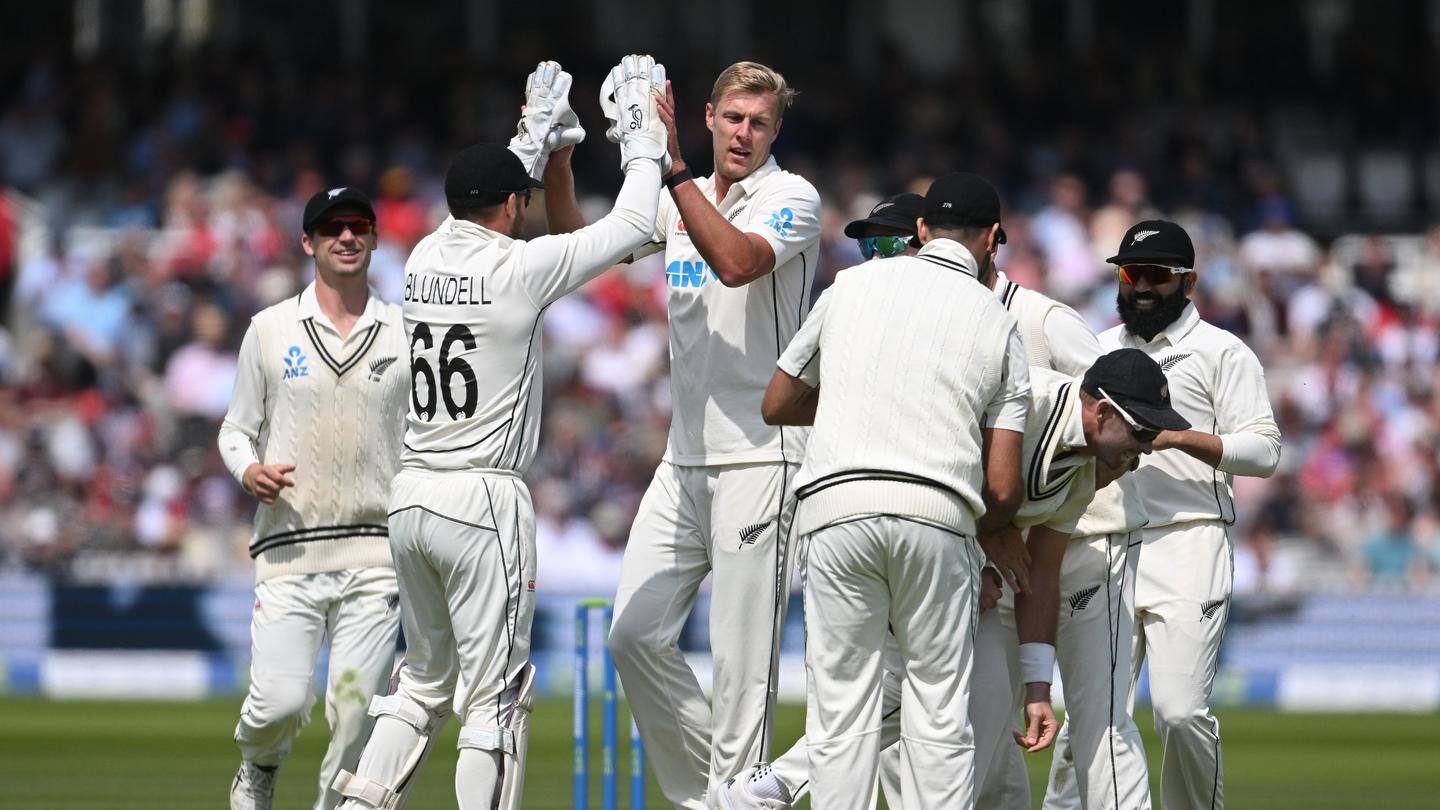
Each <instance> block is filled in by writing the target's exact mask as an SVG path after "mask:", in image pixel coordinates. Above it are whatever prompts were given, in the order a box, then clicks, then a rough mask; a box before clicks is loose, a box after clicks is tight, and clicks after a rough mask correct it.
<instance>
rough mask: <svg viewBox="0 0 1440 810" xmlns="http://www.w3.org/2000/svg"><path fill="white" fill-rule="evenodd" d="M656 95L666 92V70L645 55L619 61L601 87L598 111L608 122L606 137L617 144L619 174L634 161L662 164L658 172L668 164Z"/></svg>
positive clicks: (628, 57)
mask: <svg viewBox="0 0 1440 810" xmlns="http://www.w3.org/2000/svg"><path fill="white" fill-rule="evenodd" d="M656 92H660V93H663V92H665V66H664V65H660V64H656V62H655V59H654V58H653V57H651V56H648V55H644V54H631V55H629V56H627V57H625V58H624V59H621V60H620V64H618V65H616V66H615V67H613V68H611V69H610V75H609V76H607V77H606V78H605V81H604V82H602V83H601V85H600V109H601V110H602V111H603V112H604V113H605V117H606V118H607V119H608V120H609V121H610V127H609V128H608V129H607V130H605V137H606V138H607V139H609V140H611V141H613V142H615V143H618V144H620V168H621V169H622V170H623V169H624V168H625V167H626V166H628V165H629V164H630V161H632V160H635V159H637V158H649V159H651V160H659V161H661V171H664V170H665V167H666V166H667V165H668V164H669V162H670V160H669V158H670V155H669V152H668V151H667V149H666V140H667V139H666V133H665V122H663V121H661V120H660V114H659V112H658V111H657V110H656V108H655V94H656Z"/></svg>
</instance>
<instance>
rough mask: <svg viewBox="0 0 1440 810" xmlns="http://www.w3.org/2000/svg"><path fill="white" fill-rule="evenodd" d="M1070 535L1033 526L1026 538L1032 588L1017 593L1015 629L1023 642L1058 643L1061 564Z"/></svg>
mask: <svg viewBox="0 0 1440 810" xmlns="http://www.w3.org/2000/svg"><path fill="white" fill-rule="evenodd" d="M1069 542H1070V536H1069V535H1068V534H1063V533H1061V532H1057V531H1055V530H1054V529H1049V528H1046V527H1044V526H1034V527H1032V528H1031V529H1030V533H1029V536H1027V537H1026V538H1025V547H1026V548H1027V549H1029V551H1030V568H1029V574H1030V589H1029V590H1028V591H1026V592H1025V593H1018V594H1016V595H1015V629H1016V632H1017V633H1018V635H1019V637H1020V643H1021V644H1029V643H1035V642H1038V643H1041V644H1049V645H1052V646H1053V645H1054V644H1055V629H1056V626H1057V624H1058V623H1059V610H1060V565H1061V563H1062V562H1064V560H1065V547H1066V545H1067V544H1068V543H1069Z"/></svg>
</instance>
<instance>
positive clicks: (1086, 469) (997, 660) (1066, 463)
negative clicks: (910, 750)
mask: <svg viewBox="0 0 1440 810" xmlns="http://www.w3.org/2000/svg"><path fill="white" fill-rule="evenodd" d="M1030 374H1031V390H1030V395H1029V416H1028V418H1027V419H1026V422H1025V430H1024V439H1023V449H1022V456H1021V461H1020V469H1021V476H1022V479H1023V483H1024V494H1023V498H1022V501H1021V504H1020V506H1019V508H1018V509H1017V510H1016V511H1015V514H1014V517H1013V518H1012V520H1011V522H1010V523H1009V524H1008V525H1007V526H1006V527H1005V531H1006V532H1007V533H1010V534H1011V535H1013V537H1014V538H1015V542H1019V537H1020V534H1021V532H1024V533H1025V534H1026V535H1027V536H1026V537H1025V541H1024V542H1025V545H1026V546H1027V547H1028V549H1029V552H1030V563H1029V568H1028V583H1029V587H1028V588H1027V589H1026V590H1024V591H1023V592H1021V593H1018V594H1017V593H1015V592H1014V591H1013V590H1012V591H1009V592H1007V593H1006V595H1005V599H1006V604H1004V605H1003V606H1002V607H1000V608H997V609H996V610H990V611H986V612H987V613H996V614H1001V615H1005V616H1006V619H1005V621H1004V622H1003V623H1001V622H996V623H995V624H994V629H992V631H991V635H992V636H993V638H992V639H991V640H989V641H987V642H986V648H985V649H983V650H982V649H981V648H980V647H979V644H980V643H981V639H980V638H978V637H977V639H976V645H977V646H976V654H977V660H976V662H975V674H974V677H975V678H976V679H980V678H982V677H983V678H984V679H985V680H986V682H985V683H980V682H978V680H977V682H975V683H974V684H973V685H972V688H973V689H974V690H975V691H973V692H972V693H971V695H970V698H969V703H970V713H971V718H972V726H973V732H974V744H975V752H976V756H975V772H976V773H977V774H979V775H981V776H986V775H987V774H994V773H995V772H996V771H995V770H993V769H992V767H991V766H992V765H993V763H994V762H995V759H996V757H998V756H1001V755H1003V754H1004V753H1006V752H1007V751H1008V750H1011V749H1013V748H1014V746H1015V743H1016V742H1018V743H1020V744H1021V745H1022V746H1023V747H1024V748H1025V749H1026V750H1029V751H1038V750H1041V749H1043V748H1045V747H1046V746H1047V745H1049V743H1050V741H1051V739H1053V736H1054V734H1055V732H1056V721H1055V715H1054V710H1053V708H1052V707H1051V706H1050V680H1051V675H1052V670H1053V668H1054V662H1055V646H1056V638H1057V634H1056V625H1057V622H1058V620H1059V618H1058V617H1059V603H1060V593H1061V567H1062V563H1063V559H1064V556H1065V554H1066V550H1067V548H1068V547H1069V546H1070V544H1071V543H1070V538H1071V535H1072V534H1073V533H1074V532H1075V530H1076V527H1077V525H1078V524H1079V523H1080V522H1081V521H1082V519H1083V518H1084V517H1088V516H1089V512H1087V510H1088V509H1089V508H1090V506H1091V500H1092V497H1093V496H1094V495H1095V492H1096V486H1097V485H1098V486H1101V487H1106V485H1108V484H1110V482H1111V481H1113V480H1114V479H1116V478H1118V477H1119V476H1121V475H1123V474H1124V473H1125V472H1127V471H1128V470H1129V468H1130V467H1131V465H1132V463H1133V462H1134V460H1135V459H1136V458H1138V457H1139V455H1140V454H1142V453H1145V452H1148V451H1149V443H1150V442H1151V441H1153V439H1154V437H1155V436H1156V435H1157V434H1158V433H1159V432H1160V430H1161V427H1160V426H1162V425H1169V426H1172V427H1181V426H1184V425H1186V424H1187V423H1186V422H1185V421H1184V420H1183V419H1182V418H1180V416H1179V415H1178V414H1176V413H1175V412H1174V411H1173V409H1171V408H1170V407H1169V403H1168V398H1167V396H1166V393H1165V377H1164V374H1163V372H1161V371H1160V367H1159V366H1158V365H1157V364H1156V363H1155V362H1154V361H1153V360H1151V359H1150V358H1148V357H1147V356H1145V354H1144V353H1143V352H1140V351H1136V350H1121V351H1116V352H1112V353H1110V354H1108V355H1105V356H1102V357H1101V358H1099V359H1098V360H1096V361H1095V363H1094V364H1092V365H1091V367H1090V368H1089V369H1087V370H1086V372H1085V375H1084V377H1083V379H1082V380H1076V379H1074V378H1071V377H1067V376H1065V375H1063V374H1060V373H1058V372H1054V371H1051V370H1050V369H1046V368H1040V367H1032V368H1031V369H1030ZM1127 483H1128V482H1117V484H1116V486H1117V487H1121V488H1123V489H1133V488H1131V487H1127V486H1125V485H1126V484H1127ZM803 492H804V490H802V493H803ZM802 508H803V506H802ZM807 582H808V580H807ZM1007 636H1008V638H1007ZM981 654H984V655H986V656H988V657H990V658H993V659H994V660H993V661H985V662H982V661H980V660H978V659H979V656H980V655H981ZM886 666H887V669H888V670H890V671H889V672H887V673H886V675H887V676H891V675H898V676H897V677H887V683H886V688H885V689H884V690H883V694H884V702H885V705H884V715H883V716H882V726H881V728H880V733H879V741H880V745H882V746H885V747H887V748H888V749H889V750H895V749H894V748H893V747H892V746H893V743H895V742H896V741H897V740H899V739H900V734H901V729H900V722H898V719H899V717H903V714H904V704H903V701H902V699H901V693H900V690H899V689H897V688H895V687H894V686H892V684H894V683H898V682H899V681H900V680H903V677H904V676H903V670H902V671H899V672H898V673H897V670H896V668H895V666H894V664H893V662H892V661H891V660H888V659H887V663H886ZM1022 684H1023V686H1024V691H1025V701H1024V704H1025V706H1024V708H1025V715H1026V721H1027V727H1026V729H1025V731H1024V733H1023V734H1018V733H1017V734H1015V735H1014V740H1013V741H1012V739H1011V733H1010V732H1011V727H1012V719H1011V718H1013V716H1014V714H1015V712H1016V711H1017V710H1018V709H1019V706H1020V697H1021V694H1020V687H1021V685H1022ZM907 698H908V696H907ZM897 715H898V716H897ZM806 747H807V741H805V740H802V741H801V742H800V743H797V745H796V746H795V747H794V748H792V749H791V750H790V751H789V752H787V753H786V754H785V755H784V756H782V757H781V758H780V759H779V760H777V761H776V762H775V763H774V765H773V766H771V767H770V768H768V769H767V768H764V767H761V768H758V769H755V770H754V771H753V772H750V773H747V774H743V775H742V777H741V778H737V779H732V780H730V781H729V782H728V783H727V784H726V786H725V789H724V791H723V792H722V793H721V794H720V795H721V806H723V807H726V808H727V810H735V809H736V808H779V807H788V806H790V802H792V801H793V800H794V798H798V796H799V795H800V794H801V793H802V792H803V791H804V789H805V788H806V787H807V785H806V782H807V781H808V779H809V773H808V772H807V769H805V768H804V763H803V761H797V760H799V759H803V757H804V756H805V749H806ZM811 748H812V749H813V746H811ZM797 752H798V756H797ZM810 758H811V760H812V761H813V759H814V753H813V750H812V751H811V753H810ZM1023 767H1024V765H1023V762H1022V763H1021V768H1022V769H1023ZM776 780H779V781H780V782H781V786H782V787H783V789H784V790H783V792H784V793H785V794H788V795H789V796H790V797H791V798H788V799H785V798H783V797H782V800H780V801H776V800H775V799H773V798H771V797H772V796H773V794H774V792H775V791H774V789H773V783H774V782H775V781H776ZM977 781H978V780H977ZM812 789H814V790H818V789H819V776H818V773H817V776H816V779H815V782H814V785H813V786H812ZM762 794H763V796H762ZM887 794H888V795H887V799H893V798H894V797H895V796H896V795H897V794H898V796H899V797H900V803H901V804H903V803H904V802H905V801H906V798H905V788H904V787H903V784H902V785H901V786H899V787H898V789H890V790H887ZM1028 796H1029V792H1028V788H1027V789H1026V790H1025V791H1024V797H1025V798H1026V799H1027V800H1028ZM989 801H991V802H995V803H996V804H997V805H999V804H1010V803H1013V801H1014V800H1010V799H1005V798H1002V797H997V798H993V799H991V800H989ZM892 803H893V802H892ZM979 805H980V806H990V805H989V804H987V803H985V802H983V801H981V802H979ZM927 806H933V805H927ZM1026 806H1028V804H1027V805H1026Z"/></svg>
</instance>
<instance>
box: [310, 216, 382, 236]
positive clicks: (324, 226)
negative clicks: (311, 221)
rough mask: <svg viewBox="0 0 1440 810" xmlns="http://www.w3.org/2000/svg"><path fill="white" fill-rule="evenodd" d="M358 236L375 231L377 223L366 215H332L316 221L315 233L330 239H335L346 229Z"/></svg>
mask: <svg viewBox="0 0 1440 810" xmlns="http://www.w3.org/2000/svg"><path fill="white" fill-rule="evenodd" d="M347 229H348V230H349V231H350V233H352V234H355V235H356V236H366V235H368V234H370V233H373V232H374V231H375V223H374V222H372V221H370V220H369V219H368V218H366V217H331V218H329V219H327V220H324V221H321V222H317V223H315V233H316V234H317V235H319V236H324V237H326V238H328V239H335V238H337V237H339V236H340V234H342V233H345V231H346V230H347Z"/></svg>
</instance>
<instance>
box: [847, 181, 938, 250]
mask: <svg viewBox="0 0 1440 810" xmlns="http://www.w3.org/2000/svg"><path fill="white" fill-rule="evenodd" d="M924 213H925V198H924V197H921V196H920V195H919V194H911V193H909V192H906V193H903V194H894V195H891V196H889V197H886V198H885V199H883V200H881V201H880V202H878V203H876V204H875V207H874V208H872V209H870V216H868V217H865V218H864V219H857V220H855V221H854V222H851V223H850V224H849V225H846V226H845V235H846V236H848V237H850V238H851V239H854V240H855V242H856V244H858V245H859V247H860V257H861V258H863V259H865V260H866V261H869V260H871V259H875V258H880V259H889V258H892V257H895V256H913V255H915V253H916V251H918V250H920V243H919V242H918V241H916V239H915V220H917V219H919V218H920V217H921V216H923V215H924Z"/></svg>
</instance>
